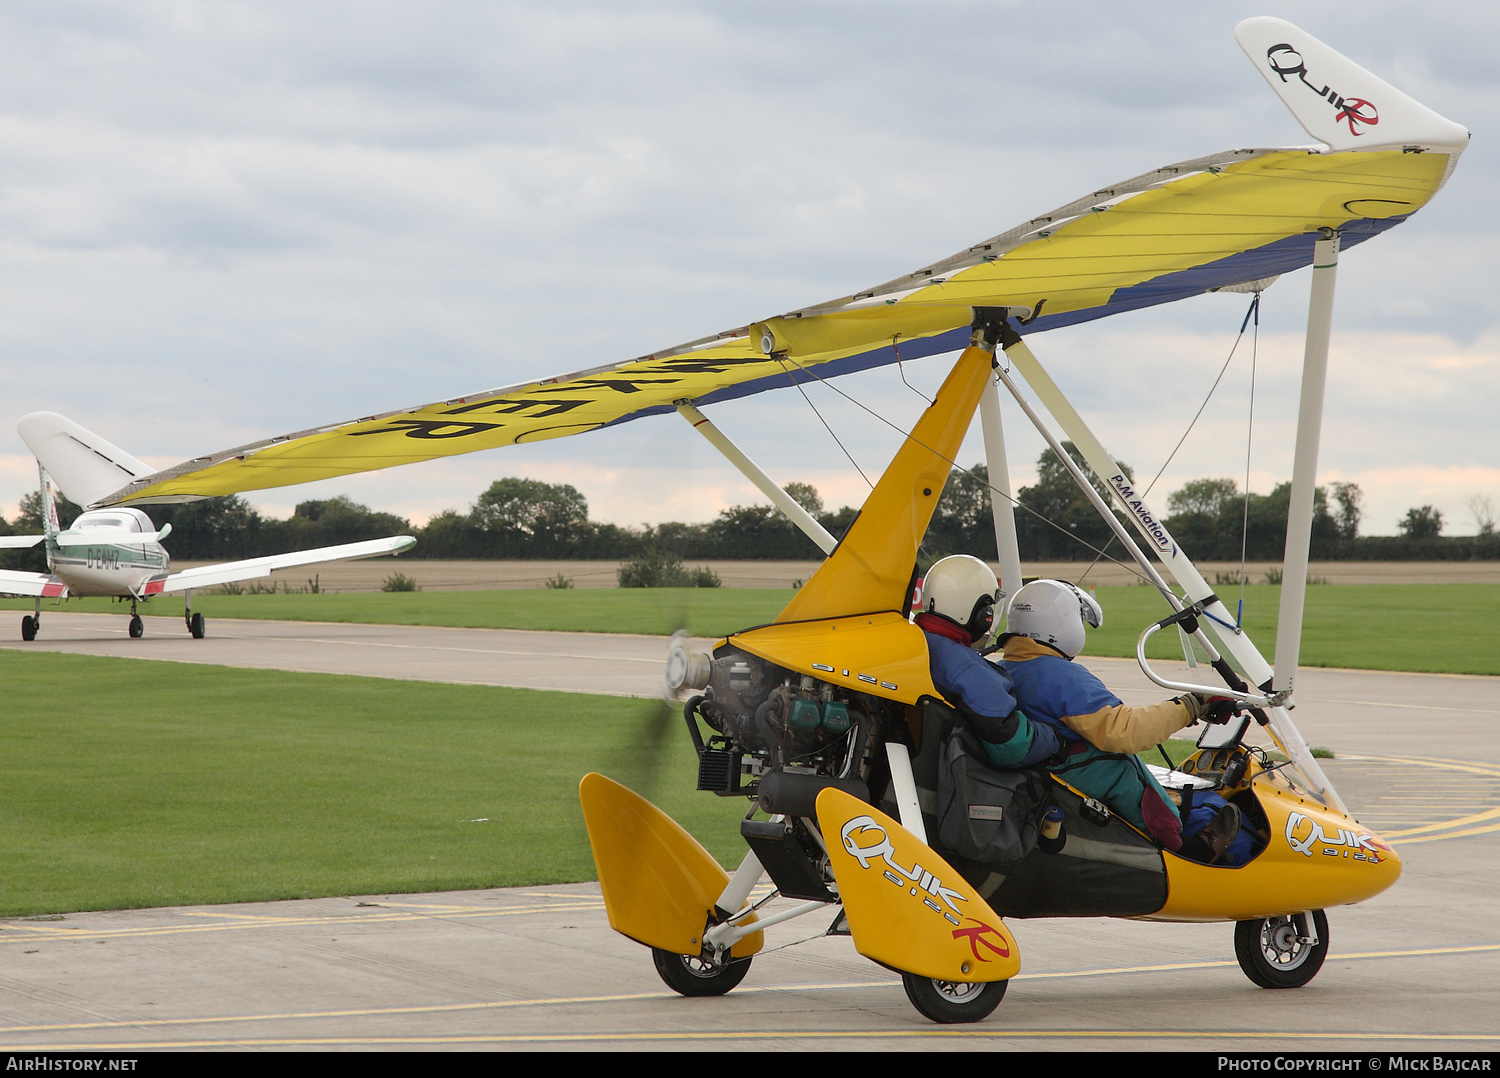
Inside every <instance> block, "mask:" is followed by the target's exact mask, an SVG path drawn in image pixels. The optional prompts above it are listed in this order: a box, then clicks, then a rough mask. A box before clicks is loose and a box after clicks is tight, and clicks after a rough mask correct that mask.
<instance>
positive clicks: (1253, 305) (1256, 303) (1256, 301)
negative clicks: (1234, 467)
mask: <svg viewBox="0 0 1500 1078" xmlns="http://www.w3.org/2000/svg"><path fill="white" fill-rule="evenodd" d="M1260 296H1261V294H1260V293H1259V292H1257V293H1255V296H1254V297H1253V298H1252V299H1251V300H1250V306H1249V308H1248V309H1247V310H1246V311H1245V317H1244V319H1243V320H1242V321H1241V322H1240V332H1239V334H1238V335H1237V336H1236V337H1235V338H1234V343H1233V344H1232V345H1230V346H1229V355H1227V356H1225V357H1224V364H1223V366H1221V367H1220V368H1219V373H1218V376H1217V377H1216V378H1214V384H1213V385H1211V386H1209V387H1208V393H1207V394H1206V395H1205V396H1204V398H1203V403H1202V404H1200V405H1198V410H1197V411H1196V412H1194V413H1193V418H1192V419H1191V420H1189V421H1188V425H1187V429H1186V430H1184V431H1183V432H1182V437H1181V438H1178V439H1177V444H1176V445H1174V446H1173V447H1172V451H1171V452H1170V453H1168V454H1167V459H1166V460H1164V461H1162V464H1161V467H1160V468H1158V469H1157V470H1156V474H1155V475H1154V476H1152V477H1151V482H1149V483H1147V484H1146V489H1145V490H1144V491H1142V492H1141V497H1142V498H1144V497H1145V496H1146V495H1148V494H1150V493H1151V489H1152V488H1153V487H1155V486H1156V481H1157V480H1158V479H1160V478H1161V477H1162V473H1163V472H1165V471H1166V470H1167V466H1168V465H1170V464H1171V463H1172V458H1174V457H1176V456H1177V451H1178V450H1179V449H1181V448H1182V443H1183V442H1185V441H1187V437H1188V435H1189V434H1191V433H1193V427H1195V426H1196V425H1197V423H1198V420H1199V419H1200V418H1202V416H1203V411H1204V409H1206V408H1207V407H1208V402H1209V401H1210V400H1212V399H1213V395H1214V391H1215V390H1216V389H1218V388H1219V383H1220V382H1222V381H1223V380H1224V372H1225V371H1227V370H1229V364H1230V363H1232V362H1233V361H1234V354H1235V352H1236V351H1238V349H1239V347H1240V342H1241V341H1243V340H1244V339H1245V328H1246V327H1247V326H1249V325H1250V321H1251V319H1252V318H1253V319H1254V321H1255V335H1256V337H1255V339H1257V340H1258V339H1259V336H1260ZM1254 362H1255V361H1254V358H1253V346H1252V359H1251V383H1252V395H1251V407H1252V408H1253V407H1254V390H1253V384H1254V377H1255V375H1254ZM1246 452H1247V454H1248V450H1247V451H1246ZM1248 468H1249V465H1248V463H1247V465H1246V469H1247V471H1246V477H1245V489H1246V491H1248V490H1249V489H1250V479H1249V472H1248ZM1106 500H1108V499H1107V498H1106ZM1248 511H1249V502H1248V501H1247V502H1246V512H1247V513H1248ZM1247 519H1248V517H1247ZM1114 541H1115V537H1114V536H1110V538H1109V542H1107V543H1105V544H1104V549H1105V550H1108V549H1109V548H1110V546H1112V545H1113V544H1114ZM1241 558H1242V559H1243V545H1242V550H1241ZM1097 564H1099V559H1098V558H1097V557H1096V558H1095V559H1094V560H1093V561H1091V562H1089V566H1088V568H1087V569H1085V570H1084V571H1083V575H1082V576H1080V577H1079V578H1078V583H1080V584H1081V583H1083V581H1084V579H1085V578H1087V577H1088V575H1089V573H1091V572H1093V569H1094V566H1095V565H1097ZM1241 570H1242V571H1241V573H1240V579H1241V582H1242V583H1243V580H1244V572H1243V566H1241Z"/></svg>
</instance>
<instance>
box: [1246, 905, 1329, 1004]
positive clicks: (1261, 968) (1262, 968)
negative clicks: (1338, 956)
mask: <svg viewBox="0 0 1500 1078" xmlns="http://www.w3.org/2000/svg"><path fill="white" fill-rule="evenodd" d="M1312 920H1313V923H1312V927H1313V934H1314V935H1316V936H1317V937H1318V941H1317V942H1316V943H1313V942H1312V941H1311V940H1309V939H1308V938H1307V936H1308V933H1307V915H1306V914H1302V913H1296V914H1292V915H1291V916H1290V917H1267V918H1266V919H1265V920H1263V921H1240V922H1238V923H1236V924H1235V926H1234V956H1235V957H1236V958H1238V959H1239V960H1240V969H1242V970H1244V971H1245V976H1246V977H1249V978H1250V979H1251V980H1252V981H1254V982H1255V983H1256V984H1258V985H1260V987H1262V988H1301V987H1302V986H1303V985H1304V984H1306V983H1307V982H1308V981H1310V980H1312V979H1313V978H1314V977H1315V976H1317V973H1318V970H1320V969H1322V968H1323V959H1324V958H1326V957H1328V918H1327V917H1325V916H1324V915H1323V911H1322V910H1313V911H1312Z"/></svg>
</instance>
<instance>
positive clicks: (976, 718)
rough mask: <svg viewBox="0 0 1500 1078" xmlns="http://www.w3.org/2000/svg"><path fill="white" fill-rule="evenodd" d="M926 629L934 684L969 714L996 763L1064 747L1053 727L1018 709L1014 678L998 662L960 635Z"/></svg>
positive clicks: (1020, 762) (1037, 757)
mask: <svg viewBox="0 0 1500 1078" xmlns="http://www.w3.org/2000/svg"><path fill="white" fill-rule="evenodd" d="M925 635H926V637H927V659H928V665H929V667H930V669H931V671H932V683H933V685H935V686H936V687H937V690H938V692H940V693H942V694H943V696H944V698H945V699H946V700H947V701H948V702H949V703H950V704H952V705H954V706H955V707H956V708H958V709H959V711H960V712H961V713H962V714H963V715H964V717H965V719H966V723H967V726H968V729H969V732H970V733H972V734H973V735H974V736H975V737H977V738H978V739H979V740H980V742H982V743H983V744H984V749H985V752H986V754H988V756H989V758H990V761H991V762H992V763H993V764H995V766H997V767H1026V766H1029V765H1031V764H1035V763H1040V762H1041V761H1043V760H1045V759H1047V758H1048V757H1049V756H1052V755H1054V754H1055V753H1057V752H1058V751H1059V750H1060V749H1061V748H1062V744H1063V743H1062V738H1061V737H1060V736H1059V735H1058V734H1057V733H1056V732H1055V731H1054V730H1053V729H1052V727H1050V726H1043V725H1039V724H1037V723H1034V722H1031V721H1030V720H1029V719H1028V718H1027V717H1026V715H1025V714H1023V713H1022V712H1021V711H1019V710H1017V709H1016V698H1015V696H1014V695H1013V694H1012V692H1011V681H1010V678H1009V677H1007V676H1006V674H1005V672H1004V671H1002V670H1001V669H1000V668H999V667H998V666H997V665H995V664H994V663H992V662H990V661H989V660H988V659H986V658H985V657H984V656H982V655H980V654H979V652H977V651H975V650H974V649H973V648H970V647H965V646H964V645H963V644H960V643H958V642H957V641H954V640H949V639H948V638H947V637H943V636H939V635H937V634H936V633H926V634H925Z"/></svg>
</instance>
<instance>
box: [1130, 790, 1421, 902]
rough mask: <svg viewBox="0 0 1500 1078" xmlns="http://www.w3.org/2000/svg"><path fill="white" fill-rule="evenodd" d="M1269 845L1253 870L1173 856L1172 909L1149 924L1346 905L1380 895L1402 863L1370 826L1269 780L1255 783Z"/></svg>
mask: <svg viewBox="0 0 1500 1078" xmlns="http://www.w3.org/2000/svg"><path fill="white" fill-rule="evenodd" d="M1253 788H1254V790H1255V794H1256V797H1257V799H1258V800H1259V802H1260V806H1261V808H1262V809H1264V810H1265V813H1266V818H1267V821H1268V823H1269V827H1270V843H1269V844H1268V845H1267V847H1266V848H1265V849H1264V850H1263V851H1261V853H1260V855H1259V856H1258V857H1256V858H1255V859H1254V860H1253V861H1251V862H1250V863H1249V864H1247V865H1242V866H1241V867H1239V868H1218V867H1215V866H1213V865H1201V864H1197V863H1196V862H1193V861H1186V860H1184V859H1183V858H1181V857H1177V856H1175V855H1173V854H1166V855H1165V856H1166V865H1167V888H1168V890H1167V904H1166V905H1165V906H1163V907H1162V908H1161V909H1160V910H1158V911H1157V912H1156V913H1154V914H1151V915H1149V919H1150V920H1159V921H1245V920H1252V919H1259V918H1263V917H1279V916H1282V915H1285V914H1289V913H1298V912H1301V911H1302V910H1314V909H1328V908H1330V907H1332V906H1344V905H1349V904H1350V903H1354V902H1363V901H1364V900H1365V899H1367V898H1370V897H1372V896H1374V895H1378V894H1379V893H1380V892H1381V891H1384V890H1385V889H1386V888H1387V887H1389V886H1391V884H1393V883H1395V882H1396V880H1397V879H1398V878H1399V877H1400V875H1401V858H1400V857H1399V856H1397V854H1396V852H1395V851H1394V850H1393V849H1391V847H1390V845H1389V843H1387V842H1386V841H1385V840H1384V839H1382V838H1381V837H1380V836H1379V835H1377V834H1375V833H1374V832H1373V831H1371V830H1370V829H1369V828H1368V827H1363V826H1361V825H1360V824H1359V823H1358V822H1357V821H1355V820H1353V819H1352V818H1350V817H1348V816H1344V815H1342V814H1340V813H1337V812H1332V811H1330V810H1329V809H1327V808H1325V807H1324V806H1322V805H1320V804H1318V803H1317V802H1316V801H1311V800H1309V799H1306V798H1302V797H1299V796H1297V794H1296V793H1294V792H1292V791H1289V790H1285V789H1282V788H1280V787H1278V786H1276V785H1273V783H1272V782H1270V781H1268V780H1267V779H1262V778H1257V779H1256V781H1255V782H1254V784H1253Z"/></svg>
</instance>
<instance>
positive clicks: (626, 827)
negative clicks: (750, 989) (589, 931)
mask: <svg viewBox="0 0 1500 1078" xmlns="http://www.w3.org/2000/svg"><path fill="white" fill-rule="evenodd" d="M578 799H579V801H581V802H582V803H583V821H584V825H585V826H586V827H587V828H588V832H589V845H590V846H591V847H592V848H593V851H594V867H595V868H597V869H598V870H599V888H600V890H602V891H603V892H604V909H605V912H606V913H607V914H608V915H609V926H610V927H611V928H613V929H614V930H615V931H616V932H619V933H620V934H621V935H625V936H629V937H630V938H631V939H633V940H635V941H636V942H637V943H644V944H646V945H647V946H648V947H660V948H661V949H662V950H664V951H671V952H673V953H674V954H687V955H696V954H699V953H701V952H702V949H703V930H704V929H705V928H706V927H707V926H708V924H709V922H710V921H711V920H717V918H715V917H714V912H713V911H714V902H715V900H716V899H718V897H719V896H720V895H721V894H723V893H724V887H725V885H727V884H728V883H729V874H728V873H727V872H725V871H724V870H723V869H722V868H720V867H719V863H718V862H717V861H715V860H714V859H713V857H712V856H711V855H710V854H709V853H708V851H707V850H705V849H704V848H703V847H702V846H700V845H698V843H697V841H696V840H695V839H694V838H693V836H692V835H690V834H688V833H687V832H686V831H684V830H683V829H682V828H681V826H679V825H678V823H677V822H676V821H675V820H673V819H672V818H671V817H670V816H668V815H667V814H666V813H665V812H663V811H662V810H661V809H659V808H657V807H656V806H655V805H653V804H652V803H651V802H649V801H647V800H646V799H645V798H644V797H641V796H640V795H639V794H637V793H635V792H633V791H631V790H628V789H626V788H625V787H624V786H621V785H620V784H619V783H618V782H614V781H613V780H611V779H607V778H605V777H604V776H603V775H599V774H595V773H593V772H590V773H589V774H587V775H585V776H583V781H582V782H580V783H579V784H578ZM730 912H733V911H730ZM754 919H755V917H754V915H753V914H752V915H751V917H750V920H751V921H753V920H754ZM763 944H764V937H763V935H762V934H761V933H759V932H754V933H751V934H750V935H748V936H746V937H745V938H744V939H742V940H740V941H739V942H738V943H736V944H735V945H734V946H733V947H732V948H730V951H729V953H730V954H731V955H732V956H733V957H735V958H747V957H749V956H750V955H753V954H755V953H756V952H757V951H759V950H760V949H761V947H762V946H763Z"/></svg>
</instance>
